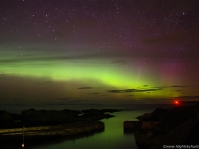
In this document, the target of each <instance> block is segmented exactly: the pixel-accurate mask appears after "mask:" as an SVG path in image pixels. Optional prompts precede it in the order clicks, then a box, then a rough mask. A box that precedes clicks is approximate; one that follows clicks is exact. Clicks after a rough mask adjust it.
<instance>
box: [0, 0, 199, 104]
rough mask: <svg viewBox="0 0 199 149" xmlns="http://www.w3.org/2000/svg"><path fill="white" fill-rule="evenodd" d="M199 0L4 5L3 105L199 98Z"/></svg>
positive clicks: (0, 47) (0, 27)
mask: <svg viewBox="0 0 199 149" xmlns="http://www.w3.org/2000/svg"><path fill="white" fill-rule="evenodd" d="M198 10H199V2H198V1H197V0H170V1H160V0H159V1H158V0H149V1H144V0H139V1H137V0H126V1H125V0H93V1H90V0H84V1H83V0H74V1H72V0H60V1H56V0H48V1H44V0H15V1H12V0H2V1H1V2H0V19H1V20H0V84H1V86H0V104H1V103H53V104H54V103H57V104H62V103H63V104H134V103H169V102H171V101H172V100H174V99H176V98H177V99H180V100H198V97H199V93H198V92H199V78H198V77H197V76H198V74H199V59H198V56H199V49H198V47H199V42H198V37H199V11H198Z"/></svg>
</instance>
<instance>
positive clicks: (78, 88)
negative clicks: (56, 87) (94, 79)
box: [78, 86, 93, 89]
mask: <svg viewBox="0 0 199 149" xmlns="http://www.w3.org/2000/svg"><path fill="white" fill-rule="evenodd" d="M78 89H93V87H87V86H86V87H80V88H78Z"/></svg>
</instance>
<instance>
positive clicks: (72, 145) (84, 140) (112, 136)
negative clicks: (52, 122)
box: [29, 111, 143, 149]
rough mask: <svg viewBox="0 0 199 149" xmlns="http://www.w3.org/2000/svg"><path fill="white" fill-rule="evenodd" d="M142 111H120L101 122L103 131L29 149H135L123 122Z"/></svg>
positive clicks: (133, 118)
mask: <svg viewBox="0 0 199 149" xmlns="http://www.w3.org/2000/svg"><path fill="white" fill-rule="evenodd" d="M141 114H143V111H121V112H116V113H114V114H113V115H115V117H114V118H111V119H104V120H102V121H103V122H104V123H105V130H104V131H101V132H97V133H92V134H86V136H85V134H84V135H78V136H75V137H74V136H72V137H67V138H63V139H62V140H59V141H52V142H51V143H45V144H42V145H41V144H40V145H36V146H31V149H55V148H56V149H66V148H67V149H80V148H86V149H93V148H94V149H102V148H103V149H121V148H125V149H132V148H133V149H137V145H136V143H135V138H134V135H133V133H130V132H128V133H124V129H123V122H124V121H125V120H136V117H137V116H138V115H141ZM29 148H30V147H29Z"/></svg>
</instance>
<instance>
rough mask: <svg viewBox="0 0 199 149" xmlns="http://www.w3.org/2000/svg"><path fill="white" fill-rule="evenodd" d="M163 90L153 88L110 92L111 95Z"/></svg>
mask: <svg viewBox="0 0 199 149" xmlns="http://www.w3.org/2000/svg"><path fill="white" fill-rule="evenodd" d="M159 90H162V89H161V88H156V89H154V88H152V89H125V90H108V92H110V93H130V92H150V91H159Z"/></svg>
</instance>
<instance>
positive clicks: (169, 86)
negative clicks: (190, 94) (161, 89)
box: [169, 85, 188, 87]
mask: <svg viewBox="0 0 199 149" xmlns="http://www.w3.org/2000/svg"><path fill="white" fill-rule="evenodd" d="M169 87H188V86H178V85H174V86H169Z"/></svg>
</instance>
